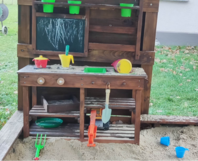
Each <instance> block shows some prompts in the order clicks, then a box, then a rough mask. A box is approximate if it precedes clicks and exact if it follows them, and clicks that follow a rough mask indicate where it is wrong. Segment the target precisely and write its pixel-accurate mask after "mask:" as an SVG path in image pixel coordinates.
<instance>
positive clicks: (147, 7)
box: [143, 0, 159, 13]
mask: <svg viewBox="0 0 198 161" xmlns="http://www.w3.org/2000/svg"><path fill="white" fill-rule="evenodd" d="M158 10H159V0H144V2H143V11H144V12H147V13H148V12H158Z"/></svg>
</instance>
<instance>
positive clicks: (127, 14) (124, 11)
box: [120, 3, 134, 17]
mask: <svg viewBox="0 0 198 161" xmlns="http://www.w3.org/2000/svg"><path fill="white" fill-rule="evenodd" d="M120 6H121V7H133V6H134V4H128V3H120ZM131 11H132V10H131V9H124V8H123V9H121V16H122V17H131Z"/></svg>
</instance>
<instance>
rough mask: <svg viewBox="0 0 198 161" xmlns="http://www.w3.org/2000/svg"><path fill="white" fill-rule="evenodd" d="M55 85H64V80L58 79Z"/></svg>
mask: <svg viewBox="0 0 198 161" xmlns="http://www.w3.org/2000/svg"><path fill="white" fill-rule="evenodd" d="M57 83H58V85H63V84H64V83H65V80H64V79H63V78H58V80H57Z"/></svg>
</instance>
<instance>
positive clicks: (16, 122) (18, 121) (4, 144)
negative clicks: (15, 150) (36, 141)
mask: <svg viewBox="0 0 198 161" xmlns="http://www.w3.org/2000/svg"><path fill="white" fill-rule="evenodd" d="M22 128H23V112H21V111H16V112H15V113H14V114H13V115H12V117H11V118H10V119H9V120H8V122H7V123H6V124H5V125H4V126H3V128H2V129H1V130H0V138H1V139H0V160H3V159H4V157H5V156H6V154H7V153H8V152H9V150H10V148H11V147H12V145H13V143H14V142H15V140H16V139H17V138H18V136H19V134H20V133H21V131H22Z"/></svg>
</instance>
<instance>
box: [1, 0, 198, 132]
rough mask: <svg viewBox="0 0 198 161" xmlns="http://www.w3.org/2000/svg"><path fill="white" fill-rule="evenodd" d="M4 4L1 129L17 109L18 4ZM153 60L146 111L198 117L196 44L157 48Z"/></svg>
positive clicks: (10, 2) (10, 1)
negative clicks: (148, 107)
mask: <svg viewBox="0 0 198 161" xmlns="http://www.w3.org/2000/svg"><path fill="white" fill-rule="evenodd" d="M0 2H1V1H0ZM15 2H16V1H15V0H14V3H15ZM6 3H7V4H12V0H6ZM7 6H8V8H9V12H10V14H9V17H8V19H7V20H6V21H4V22H3V23H4V25H6V26H7V27H8V30H9V31H8V35H3V34H1V33H0V54H1V56H0V129H1V127H2V126H3V125H4V124H5V123H6V121H7V120H8V119H9V117H10V116H11V115H12V114H13V113H14V111H15V110H16V108H17V74H16V72H17V28H18V22H17V21H18V19H17V12H18V11H17V9H18V7H17V5H7ZM155 60H156V62H155V65H154V68H153V80H152V90H151V103H150V110H149V113H150V114H154V115H182V116H198V103H197V102H198V81H197V80H198V47H171V48H169V47H163V46H160V47H156V59H155Z"/></svg>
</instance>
